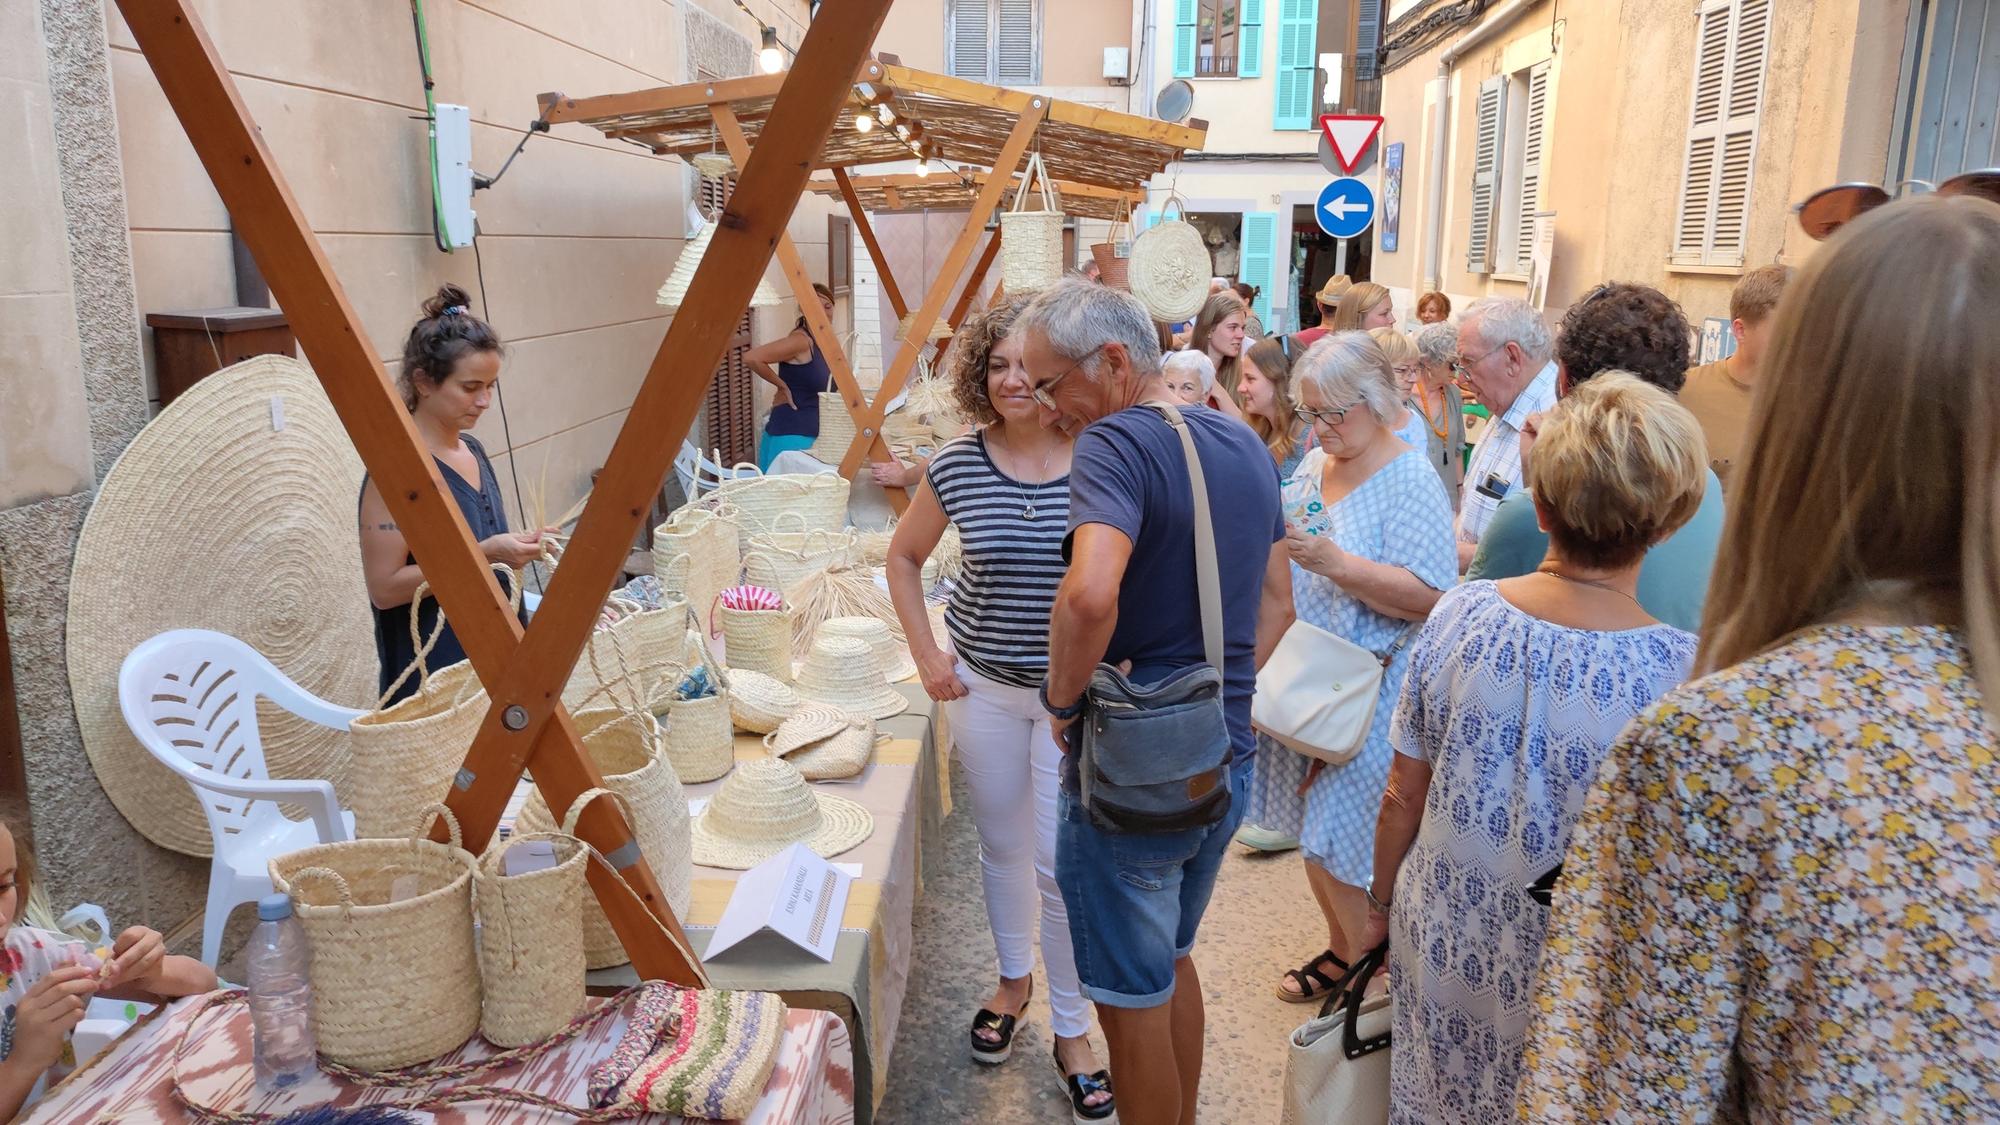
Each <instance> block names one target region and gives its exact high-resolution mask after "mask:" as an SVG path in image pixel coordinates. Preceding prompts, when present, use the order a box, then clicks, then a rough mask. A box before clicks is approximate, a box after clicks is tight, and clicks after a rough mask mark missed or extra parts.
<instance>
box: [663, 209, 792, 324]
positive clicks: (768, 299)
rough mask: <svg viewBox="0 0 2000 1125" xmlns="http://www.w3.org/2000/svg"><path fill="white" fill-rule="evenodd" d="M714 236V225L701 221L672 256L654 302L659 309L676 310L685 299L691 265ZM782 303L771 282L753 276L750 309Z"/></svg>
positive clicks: (690, 275) (706, 250) (696, 264)
mask: <svg viewBox="0 0 2000 1125" xmlns="http://www.w3.org/2000/svg"><path fill="white" fill-rule="evenodd" d="M714 238H715V224H714V223H712V222H711V223H703V224H702V226H701V230H700V232H699V233H697V234H696V235H695V236H694V237H693V238H691V239H689V240H688V244H687V245H686V246H683V247H682V248H681V256H680V257H678V258H676V259H674V268H673V272H671V273H669V274H667V280H666V284H664V285H662V286H660V292H659V294H658V296H657V297H656V298H655V301H656V302H657V303H658V304H659V305H660V306H661V307H662V308H669V309H677V308H680V307H681V302H682V301H684V300H686V299H687V291H688V286H689V285H691V284H693V283H694V271H695V267H696V266H699V265H701V259H702V256H703V255H705V254H707V253H708V244H709V242H711V241H712V240H713V239H714ZM784 303H785V299H784V298H783V297H780V296H778V291H777V290H776V289H773V288H771V283H770V282H768V281H765V280H764V279H763V278H761V277H760V278H758V279H757V292H756V294H755V295H754V296H752V297H751V298H750V307H751V308H753V309H767V308H776V307H777V306H779V305H782V304H784Z"/></svg>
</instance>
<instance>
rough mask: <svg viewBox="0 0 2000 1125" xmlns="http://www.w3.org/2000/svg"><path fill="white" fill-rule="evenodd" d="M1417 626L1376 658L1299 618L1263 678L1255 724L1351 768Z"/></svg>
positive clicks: (1253, 702)
mask: <svg viewBox="0 0 2000 1125" xmlns="http://www.w3.org/2000/svg"><path fill="white" fill-rule="evenodd" d="M1416 629H1417V625H1416V624H1414V623H1413V624H1411V625H1410V626H1409V627H1408V628H1406V629H1404V630H1403V632H1402V634H1401V635H1400V636H1398V637H1397V638H1396V643H1395V644H1393V645H1391V646H1389V650H1388V651H1387V652H1385V653H1373V652H1370V651H1368V650H1367V649H1365V648H1362V647H1361V646H1360V645H1357V644H1355V643H1354V642H1352V641H1349V640H1347V639H1345V638H1343V637H1339V636H1336V635H1334V634H1332V633H1329V632H1327V631H1326V630H1325V629H1322V628H1320V627H1319V626H1317V625H1314V624H1311V623H1310V622H1306V621H1294V622H1292V625H1291V628H1289V629H1286V630H1285V635H1284V636H1282V637H1280V638H1278V647H1277V648H1275V649H1273V650H1272V652H1271V658H1270V659H1269V660H1266V661H1265V662H1264V667H1263V668H1262V669H1261V670H1260V671H1258V673H1257V694H1255V695H1253V696H1252V697H1251V698H1250V725H1251V726H1254V727H1256V728H1257V729H1258V730H1260V731H1262V732H1264V733H1265V734H1268V735H1270V736H1271V737H1272V738H1273V739H1276V740H1277V741H1278V743H1279V744H1280V745H1282V746H1285V747H1287V748H1289V749H1291V750H1294V751H1296V752H1298V753H1300V754H1304V755H1305V756H1306V757H1308V758H1317V759H1319V760H1320V761H1322V762H1326V763H1328V764H1329V765H1335V766H1338V765H1345V764H1346V763H1347V762H1349V761H1351V760H1352V759H1353V758H1354V756H1355V755H1356V754H1359V753H1360V752H1361V747H1362V745H1363V744H1364V743H1366V742H1367V741H1368V728H1369V727H1370V726H1371V725H1373V723H1374V722H1375V706H1376V703H1377V700H1378V697H1379V696H1380V695H1381V694H1382V673H1383V672H1384V671H1385V670H1386V669H1387V668H1388V667H1389V663H1390V661H1392V660H1394V659H1396V653H1397V652H1399V651H1400V650H1401V649H1402V647H1403V645H1404V644H1406V643H1408V641H1409V639H1410V637H1411V636H1412V635H1413V634H1414V633H1415V632H1416Z"/></svg>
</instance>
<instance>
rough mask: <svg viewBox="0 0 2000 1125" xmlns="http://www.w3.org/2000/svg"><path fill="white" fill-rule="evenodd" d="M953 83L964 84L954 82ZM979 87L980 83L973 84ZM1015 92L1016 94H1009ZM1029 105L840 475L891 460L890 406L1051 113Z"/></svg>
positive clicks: (858, 422)
mask: <svg viewBox="0 0 2000 1125" xmlns="http://www.w3.org/2000/svg"><path fill="white" fill-rule="evenodd" d="M951 81H953V82H958V81H960V80H959V79H952V80H951ZM971 85H977V83H971ZM1004 92H1007V93H1011V92H1012V91H1004ZM1023 97H1024V98H1025V99H1026V102H1027V104H1026V105H1025V106H1023V107H1022V109H1021V111H1020V115H1019V116H1018V117H1016V118H1015V119H1014V128H1013V129H1012V130H1011V131H1010V132H1009V133H1008V134H1007V142H1006V143H1005V144H1003V145H1002V146H1000V155H999V156H998V157H997V158H996V159H995V160H994V163H993V175H992V176H991V177H990V178H988V179H987V181H986V182H985V183H984V184H982V185H980V188H979V196H978V198H976V199H974V200H973V201H972V210H971V212H970V213H968V214H967V215H966V217H965V225H964V226H963V227H961V228H959V232H958V237H957V238H955V239H953V240H952V244H951V249H950V250H949V251H947V252H946V254H945V257H944V264H943V265H942V266H941V267H939V269H938V275H937V277H936V279H935V280H933V281H932V282H931V284H930V288H929V289H927V290H926V291H925V293H924V303H923V304H922V305H919V306H918V307H917V311H916V312H914V313H912V314H911V316H910V325H909V328H908V330H907V331H906V332H905V333H904V338H903V344H904V346H903V347H902V348H900V349H898V350H897V352H896V359H895V362H894V363H893V364H891V365H890V367H889V370H888V371H886V372H884V373H883V376H882V386H881V388H880V389H879V390H877V391H876V392H875V401H874V402H872V403H870V404H869V406H868V409H867V410H865V411H863V412H861V413H860V414H858V415H856V416H855V418H854V429H855V436H854V444H852V445H850V446H848V447H847V456H845V457H843V458H841V461H840V475H841V476H844V477H846V478H848V479H849V480H852V479H854V473H855V470H857V469H859V468H860V467H861V460H862V458H863V457H864V456H868V455H870V454H873V455H874V459H875V460H877V461H879V460H882V459H883V458H884V457H888V456H891V454H890V453H889V445H888V443H887V442H885V441H883V440H882V432H881V428H882V418H883V416H884V415H885V414H886V413H887V407H888V405H889V403H890V402H892V401H894V400H895V397H896V396H897V395H898V394H901V393H902V390H903V385H904V384H905V383H906V382H908V381H909V378H910V373H911V372H912V371H914V370H916V366H917V356H918V353H920V352H921V351H923V346H924V343H925V337H926V336H928V335H929V334H930V330H931V325H932V324H933V323H935V322H936V320H937V318H938V314H939V313H942V312H943V311H944V303H945V300H946V299H947V298H948V297H950V296H951V291H952V289H953V288H955V287H956V286H957V284H958V278H959V275H960V274H962V273H964V272H965V265H966V263H967V262H968V261H970V260H971V259H972V247H973V244H974V243H976V242H977V241H978V240H979V236H980V234H981V233H983V232H984V231H985V230H986V223H987V220H989V219H991V218H992V217H993V211H994V208H996V207H998V206H999V204H1000V196H1001V194H1002V193H1003V192H1004V191H1005V190H1006V187H1007V183H1008V181H1009V180H1010V179H1011V178H1012V177H1013V174H1014V170H1015V169H1016V168H1019V167H1020V166H1021V158H1022V157H1024V156H1026V155H1027V153H1028V143H1029V142H1030V141H1032V140H1034V139H1035V131H1036V130H1037V129H1039V128H1041V124H1042V120H1043V118H1044V117H1045V116H1046V115H1047V113H1048V108H1049V100H1048V99H1047V98H1044V97H1041V96H1039V95H1036V96H1032V97H1030V96H1027V95H1023Z"/></svg>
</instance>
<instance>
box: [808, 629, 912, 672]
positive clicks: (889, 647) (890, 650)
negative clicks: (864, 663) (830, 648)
mask: <svg viewBox="0 0 2000 1125" xmlns="http://www.w3.org/2000/svg"><path fill="white" fill-rule="evenodd" d="M819 635H820V636H822V637H860V638H861V639H862V640H864V641H867V642H868V647H869V648H872V649H874V650H875V659H876V661H877V662H878V663H880V664H881V666H882V679H883V680H884V681H885V682H888V683H892V684H894V683H901V682H902V681H904V680H907V679H909V678H910V677H911V676H914V675H916V674H917V662H916V661H914V660H912V659H910V650H909V649H908V648H907V647H905V646H904V645H903V643H902V642H901V641H898V640H897V639H896V637H895V634H893V633H891V632H889V623H888V622H887V621H884V620H882V619H881V618H879V617H865V616H863V617H829V618H827V619H826V620H825V621H823V622H821V623H820V626H819Z"/></svg>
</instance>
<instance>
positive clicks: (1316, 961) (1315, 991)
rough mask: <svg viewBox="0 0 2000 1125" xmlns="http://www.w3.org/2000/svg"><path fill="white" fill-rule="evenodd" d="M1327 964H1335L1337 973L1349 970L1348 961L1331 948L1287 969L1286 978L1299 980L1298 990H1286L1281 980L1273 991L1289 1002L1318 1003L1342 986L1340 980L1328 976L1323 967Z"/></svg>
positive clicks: (1334, 968) (1334, 969) (1334, 967)
mask: <svg viewBox="0 0 2000 1125" xmlns="http://www.w3.org/2000/svg"><path fill="white" fill-rule="evenodd" d="M1325 965H1331V966H1333V971H1334V972H1335V973H1336V974H1344V973H1346V972H1347V962H1345V961H1342V960H1341V959H1340V958H1338V957H1336V956H1334V955H1333V950H1331V949H1329V950H1327V951H1326V952H1324V953H1322V954H1320V955H1319V956H1317V957H1315V958H1313V959H1312V960H1310V961H1307V962H1306V963H1305V964H1304V965H1302V966H1300V967H1299V968H1296V969H1286V970H1285V978H1286V979H1289V980H1294V981H1297V982H1298V985H1299V990H1298V991H1297V992H1288V991H1286V989H1285V985H1284V983H1283V981H1280V982H1279V984H1278V986H1277V988H1275V989H1274V990H1273V991H1275V992H1276V993H1277V994H1278V999H1280V1000H1283V1001H1284V1002H1285V1003H1287V1004H1316V1003H1318V1002H1319V1001H1320V1000H1322V999H1323V998H1325V996H1326V994H1327V993H1329V992H1332V991H1333V990H1334V989H1336V988H1338V987H1340V981H1339V980H1336V979H1334V977H1331V976H1328V975H1327V974H1326V972H1325V971H1324V970H1323V969H1322V966H1325ZM1342 979H1345V978H1342Z"/></svg>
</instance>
